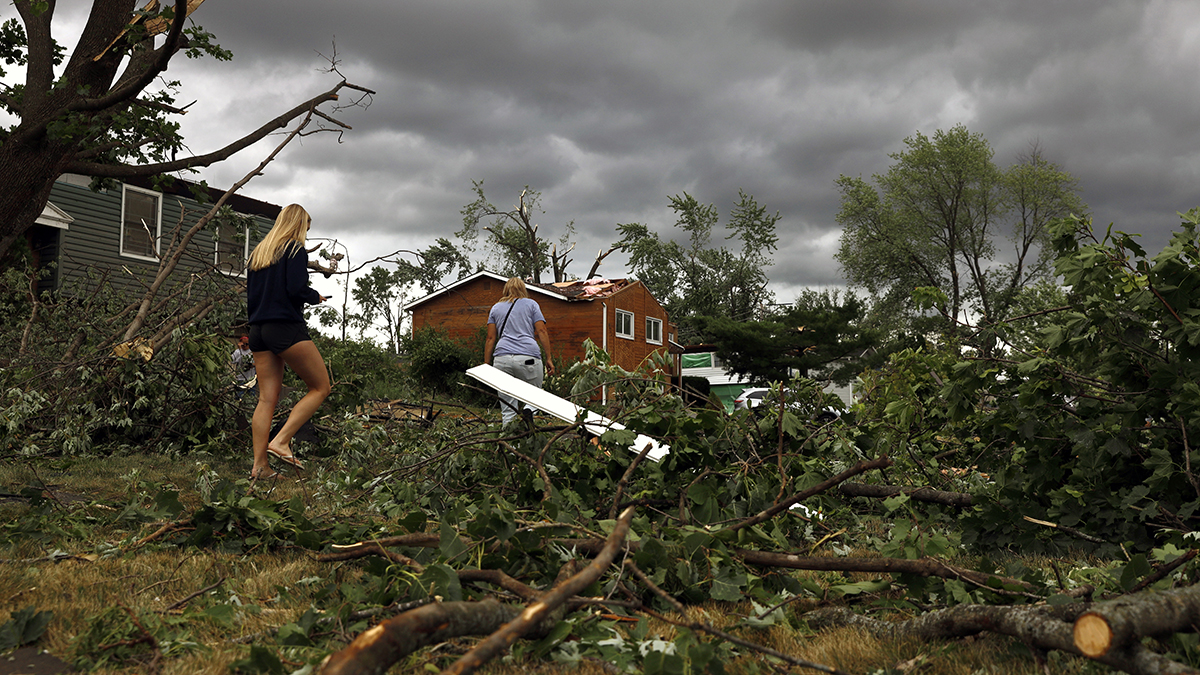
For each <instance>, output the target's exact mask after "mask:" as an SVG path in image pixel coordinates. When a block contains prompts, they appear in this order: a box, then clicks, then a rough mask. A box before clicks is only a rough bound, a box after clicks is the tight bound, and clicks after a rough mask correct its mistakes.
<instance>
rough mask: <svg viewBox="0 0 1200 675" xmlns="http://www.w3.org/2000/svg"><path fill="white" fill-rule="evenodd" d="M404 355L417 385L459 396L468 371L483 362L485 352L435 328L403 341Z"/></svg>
mask: <svg viewBox="0 0 1200 675" xmlns="http://www.w3.org/2000/svg"><path fill="white" fill-rule="evenodd" d="M400 353H401V354H402V355H404V356H407V357H408V372H409V375H411V376H412V377H413V379H414V380H415V381H416V383H417V384H418V385H420V386H421V387H422V388H424V389H426V390H428V391H430V392H433V393H437V394H451V395H453V394H458V393H459V392H458V391H456V390H458V389H460V387H459V386H458V385H459V383H461V382H464V381H465V377H466V376H465V375H464V373H465V371H466V370H467V369H468V368H470V367H472V366H475V365H477V364H479V363H481V362H482V361H483V358H482V350H479V351H478V352H477V351H475V350H473V349H471V348H469V347H467V346H466V345H463V344H461V343H459V342H455V341H454V340H451V339H450V338H449V337H447V335H446V333H445V332H444V331H440V330H438V329H436V328H433V327H425V328H422V329H420V330H418V331H416V333H415V334H414V335H413V336H412V337H404V338H401V340H400Z"/></svg>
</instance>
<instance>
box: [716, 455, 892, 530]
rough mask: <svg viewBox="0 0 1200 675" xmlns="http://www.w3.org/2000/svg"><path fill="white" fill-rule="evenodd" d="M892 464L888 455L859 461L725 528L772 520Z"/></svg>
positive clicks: (739, 527) (738, 528)
mask: <svg viewBox="0 0 1200 675" xmlns="http://www.w3.org/2000/svg"><path fill="white" fill-rule="evenodd" d="M891 465H892V460H891V459H890V458H888V457H877V458H875V459H872V460H869V461H862V462H859V463H858V464H855V465H854V466H852V467H850V468H849V469H846V470H845V471H843V472H841V473H839V474H838V475H836V476H834V477H832V478H829V479H827V480H825V481H823V482H821V483H818V484H817V485H814V486H813V487H811V488H809V489H807V490H805V491H803V492H799V493H797V494H794V495H792V496H791V497H788V498H787V499H785V500H783V501H781V502H779V503H778V504H776V505H774V506H772V507H771V508H769V509H764V510H763V511H760V512H759V513H758V514H757V515H755V516H753V517H750V518H747V519H745V520H743V521H740V522H737V523H734V524H733V525H730V526H729V527H727V528H725V530H724V531H726V532H734V531H737V530H740V529H742V528H743V527H751V526H753V525H757V524H759V523H761V522H764V521H767V520H770V519H771V518H774V517H775V516H777V515H779V514H780V513H782V512H784V511H786V510H787V509H790V508H791V507H792V506H793V505H795V504H799V503H800V502H802V501H804V500H805V499H808V498H809V497H812V496H813V495H819V494H821V493H822V492H825V491H826V490H828V489H829V488H831V487H833V486H835V485H837V484H839V483H842V482H845V481H847V480H849V479H851V478H853V477H855V476H857V475H859V474H860V473H866V472H867V471H870V470H871V469H884V468H887V467H889V466H891Z"/></svg>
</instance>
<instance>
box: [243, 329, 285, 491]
mask: <svg viewBox="0 0 1200 675" xmlns="http://www.w3.org/2000/svg"><path fill="white" fill-rule="evenodd" d="M254 370H255V373H256V374H257V376H258V405H257V406H255V408H254V417H253V418H252V419H251V422H250V432H251V436H252V438H253V439H254V466H253V467H252V468H251V469H250V475H251V477H254V476H258V475H259V474H260V473H263V474H270V473H271V466H270V462H269V461H268V457H267V439H268V438H270V436H271V421H272V420H273V419H274V418H275V406H277V405H279V392H280V391H281V390H282V388H283V359H281V358H279V357H278V356H276V355H275V354H272V353H271V352H254Z"/></svg>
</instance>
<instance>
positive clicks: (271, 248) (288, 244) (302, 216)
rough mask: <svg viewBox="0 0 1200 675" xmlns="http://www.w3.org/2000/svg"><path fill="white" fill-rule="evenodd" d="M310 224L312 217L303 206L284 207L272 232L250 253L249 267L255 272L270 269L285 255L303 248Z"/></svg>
mask: <svg viewBox="0 0 1200 675" xmlns="http://www.w3.org/2000/svg"><path fill="white" fill-rule="evenodd" d="M310 223H312V216H310V215H308V211H305V210H304V207H303V206H300V205H299V204H288V205H287V206H285V207H283V210H282V211H280V212H279V217H278V218H276V219H275V224H274V225H273V226H272V227H271V231H270V232H268V233H267V236H265V237H263V238H262V241H260V242H258V245H257V246H255V247H254V250H253V251H252V252H251V253H250V264H249V265H248V267H249V268H250V269H252V270H255V271H257V270H261V269H264V268H267V267H270V266H271V265H273V264H275V262H276V261H278V260H279V259H280V258H282V257H283V254H284V253H287V252H288V251H290V250H295V249H297V248H303V247H304V239H305V236H306V235H307V234H308V226H309V224H310Z"/></svg>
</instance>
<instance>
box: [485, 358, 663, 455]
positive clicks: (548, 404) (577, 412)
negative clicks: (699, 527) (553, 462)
mask: <svg viewBox="0 0 1200 675" xmlns="http://www.w3.org/2000/svg"><path fill="white" fill-rule="evenodd" d="M467 375H470V376H471V377H473V378H475V379H476V380H479V381H480V382H482V383H484V384H486V385H488V386H489V387H492V388H494V389H496V390H497V391H501V392H504V393H505V394H508V395H509V396H512V397H513V398H515V399H517V400H518V401H520V402H522V403H524V404H526V405H531V406H533V407H535V408H537V409H538V410H541V411H542V412H544V413H547V414H549V415H553V416H554V417H557V418H558V419H560V420H562V421H564V422H575V421H576V420H579V419H581V418H582V420H583V428H584V429H586V430H587V431H588V433H591V434H594V435H596V436H601V435H603V434H604V432H605V431H608V430H609V429H616V430H618V431H624V430H625V426H624V425H623V424H620V423H618V422H614V421H612V420H610V419H608V418H607V417H604V416H603V415H598V414H596V413H594V412H592V411H590V410H588V409H587V408H581V407H579V406H577V405H575V404H574V403H571V402H570V401H568V400H566V399H564V398H559V397H558V396H555V395H554V394H551V393H550V392H548V391H545V390H544V389H541V388H539V387H535V386H533V385H532V384H529V383H528V382H525V381H524V380H519V379H517V378H515V377H513V376H512V375H509V374H508V373H505V372H502V371H500V370H497V369H496V368H494V367H493V366H490V365H488V364H486V363H484V364H481V365H478V366H475V367H474V368H469V369H467ZM647 445H649V446H650V452H648V453H647V454H646V456H647V457H649V458H650V459H652V460H654V461H656V462H658V461H661V460H662V458H663V457H666V456H667V454H668V453H669V452H671V447H670V446H668V445H660V444H659V443H658V441H656V440H654V439H653V438H650V437H649V436H644V435H642V434H638V435H637V439H636V440H634V442H633V445H631V446H629V451H630V452H632V453H633V454H635V455H639V454H641V452H642V450H643V449H644V448H645V447H646V446H647Z"/></svg>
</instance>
